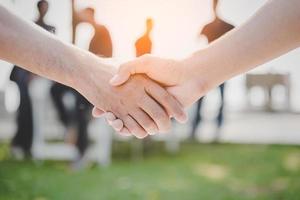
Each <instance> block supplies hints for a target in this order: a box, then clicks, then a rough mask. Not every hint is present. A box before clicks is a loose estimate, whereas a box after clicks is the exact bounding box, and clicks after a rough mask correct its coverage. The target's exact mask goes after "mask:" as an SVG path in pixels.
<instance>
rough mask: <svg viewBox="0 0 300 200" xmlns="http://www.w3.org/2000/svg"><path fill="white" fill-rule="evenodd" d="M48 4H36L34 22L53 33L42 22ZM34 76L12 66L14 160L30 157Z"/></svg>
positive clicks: (53, 30)
mask: <svg viewBox="0 0 300 200" xmlns="http://www.w3.org/2000/svg"><path fill="white" fill-rule="evenodd" d="M48 7H49V5H48V2H47V1H46V0H41V1H39V2H38V3H37V9H38V12H39V16H38V19H37V20H36V21H35V23H36V24H37V25H39V26H40V27H42V28H43V29H45V30H47V31H49V32H51V33H55V27H53V26H50V25H48V24H47V23H46V22H45V21H44V17H45V16H46V14H47V12H48ZM34 76H35V75H34V74H33V73H31V72H29V71H27V70H24V69H22V68H20V67H18V66H16V65H15V66H14V67H13V69H12V72H11V75H10V80H11V81H14V82H15V83H16V84H17V86H18V89H19V93H20V105H19V108H18V113H17V118H16V122H17V132H16V134H15V136H14V137H13V139H12V143H11V146H12V149H11V150H12V154H13V156H15V157H16V158H19V159H21V158H23V157H24V156H26V157H30V156H31V152H30V151H31V145H32V140H33V113H32V103H31V97H30V94H29V84H30V80H31V79H32V78H34Z"/></svg>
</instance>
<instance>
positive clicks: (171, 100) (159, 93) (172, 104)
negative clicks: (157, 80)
mask: <svg viewBox="0 0 300 200" xmlns="http://www.w3.org/2000/svg"><path fill="white" fill-rule="evenodd" d="M145 90H146V92H147V93H148V94H149V95H150V96H151V97H153V99H155V100H156V101H157V102H158V103H159V104H160V105H161V106H162V107H164V108H165V110H166V111H167V113H168V114H169V116H170V117H174V118H175V119H176V120H177V121H179V122H181V123H185V122H186V121H187V114H186V112H185V111H184V108H183V106H182V105H181V104H180V103H179V102H178V101H177V99H175V97H174V96H172V95H171V94H170V93H168V92H167V91H166V90H165V89H164V88H162V87H161V86H159V85H158V84H154V83H153V84H150V85H148V86H147V87H146V88H145Z"/></svg>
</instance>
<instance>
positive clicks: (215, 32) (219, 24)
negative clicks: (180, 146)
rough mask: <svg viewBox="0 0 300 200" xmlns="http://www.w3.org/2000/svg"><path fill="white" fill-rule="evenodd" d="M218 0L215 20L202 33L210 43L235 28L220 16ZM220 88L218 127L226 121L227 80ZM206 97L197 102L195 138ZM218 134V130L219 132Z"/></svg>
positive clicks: (193, 132)
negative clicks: (225, 98)
mask: <svg viewBox="0 0 300 200" xmlns="http://www.w3.org/2000/svg"><path fill="white" fill-rule="evenodd" d="M218 3H219V1H218V0H213V12H214V14H215V20H214V21H213V22H211V23H209V24H207V25H206V26H205V27H204V28H203V30H202V32H201V35H204V36H205V37H206V38H207V40H208V43H211V42H213V41H215V40H216V39H218V38H220V37H221V36H223V35H224V34H226V33H227V32H228V31H230V30H232V29H234V26H233V25H231V24H229V23H227V22H225V21H223V20H222V19H220V18H219V17H218V12H217V8H218ZM219 90H220V97H221V105H220V107H219V112H218V115H217V126H218V129H219V128H220V127H221V126H222V124H223V121H224V93H225V82H224V83H222V84H221V85H220V86H219ZM204 98H205V96H203V97H202V98H200V99H199V101H198V102H197V108H196V116H195V118H194V121H193V124H192V132H191V135H190V137H191V139H192V140H193V139H195V137H196V130H197V128H198V126H199V124H200V122H201V120H202V118H201V108H202V103H203V99H204ZM217 134H218V132H217ZM218 137H219V135H216V136H215V139H214V140H215V141H217V140H218Z"/></svg>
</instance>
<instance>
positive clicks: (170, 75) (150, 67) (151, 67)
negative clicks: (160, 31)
mask: <svg viewBox="0 0 300 200" xmlns="http://www.w3.org/2000/svg"><path fill="white" fill-rule="evenodd" d="M134 74H145V75H147V76H148V77H149V78H151V79H152V80H155V81H157V82H159V83H160V84H162V85H165V86H174V85H178V84H181V83H183V82H185V81H186V80H187V79H188V77H187V73H186V67H185V66H184V62H183V61H177V60H172V59H162V58H158V57H154V56H151V55H144V56H141V57H139V58H137V59H135V60H133V61H130V62H127V63H125V64H123V65H121V66H120V68H119V70H118V73H117V74H116V75H115V76H114V77H113V78H112V79H111V80H110V83H111V84H112V85H114V86H118V85H121V84H123V83H125V82H126V81H127V80H128V79H129V77H130V76H131V75H134Z"/></svg>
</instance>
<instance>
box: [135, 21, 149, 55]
mask: <svg viewBox="0 0 300 200" xmlns="http://www.w3.org/2000/svg"><path fill="white" fill-rule="evenodd" d="M152 28H153V20H152V19H151V18H148V19H147V20H146V32H145V33H144V35H143V36H142V37H140V38H139V39H138V40H137V41H136V42H135V49H136V57H140V56H142V55H145V54H150V53H151V51H152V42H151V38H150V34H151V31H152Z"/></svg>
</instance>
